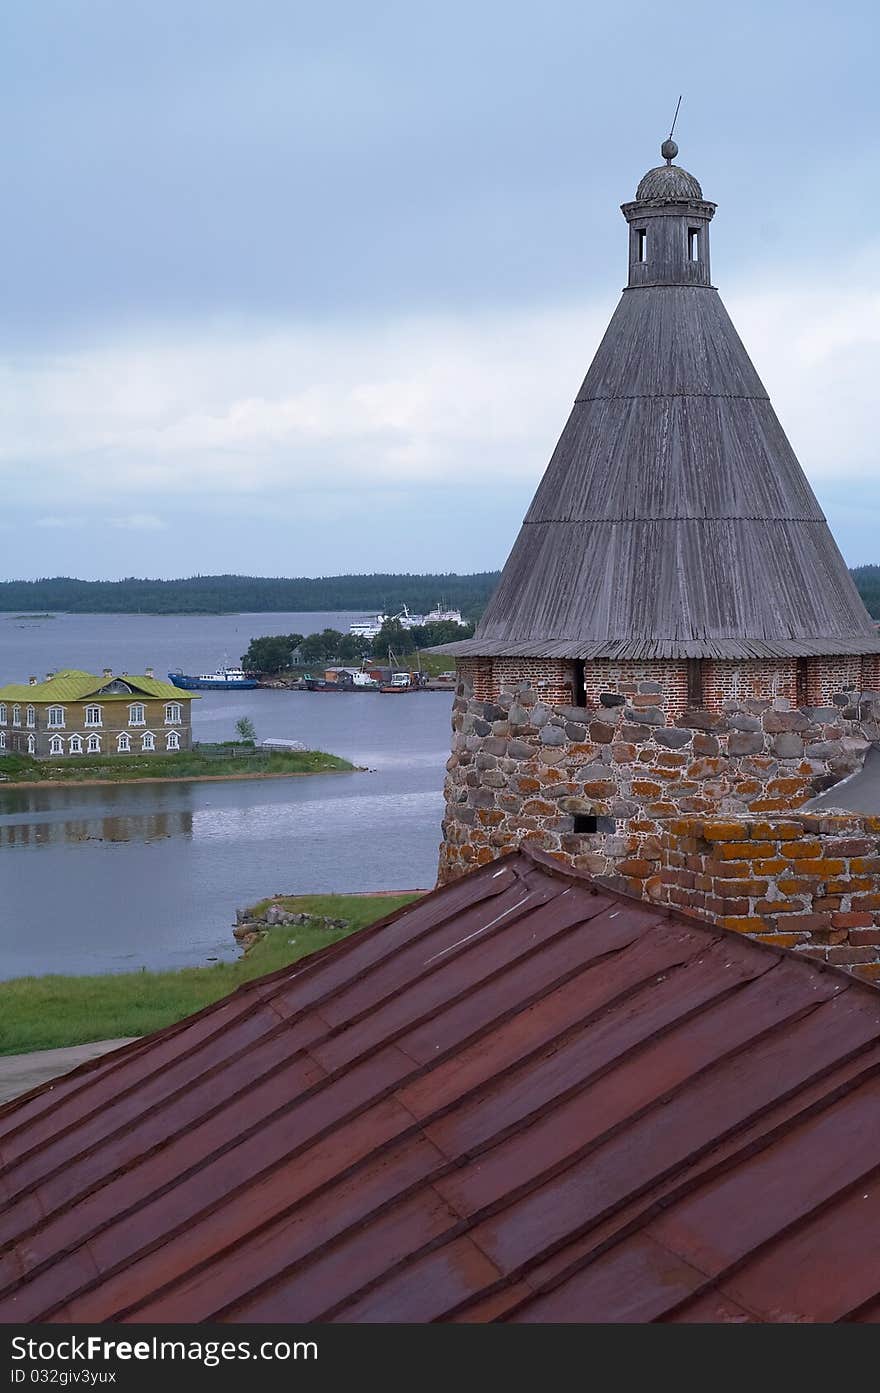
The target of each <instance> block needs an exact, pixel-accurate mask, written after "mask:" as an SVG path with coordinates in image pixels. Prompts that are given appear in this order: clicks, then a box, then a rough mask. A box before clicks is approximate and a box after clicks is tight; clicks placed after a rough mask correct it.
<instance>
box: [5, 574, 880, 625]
mask: <svg viewBox="0 0 880 1393" xmlns="http://www.w3.org/2000/svg"><path fill="white" fill-rule="evenodd" d="M851 574H852V577H853V580H854V581H855V583H856V586H857V587H858V590H859V593H860V594H861V597H862V599H863V600H864V602H865V605H866V606H867V609H868V612H869V613H870V614H871V615H872V616H873V617H874V618H875V619H880V565H871V566H855V567H853V568H852V569H851ZM499 575H500V572H499V571H479V572H477V573H475V574H473V575H456V574H448V575H439V574H438V575H415V574H409V573H406V574H401V575H382V574H376V575H348V576H318V577H299V578H291V579H287V578H284V577H264V576H232V575H228V576H188V577H185V578H181V579H179V580H146V579H139V578H136V577H128V578H127V579H125V580H75V579H73V578H71V577H69V576H56V577H53V578H51V579H44V580H7V581H0V611H3V612H7V613H18V612H22V613H47V612H53V611H56V610H58V611H62V612H64V613H68V614H237V613H252V614H269V613H274V612H279V613H282V612H293V613H296V612H314V611H325V612H328V613H333V612H338V611H345V610H349V611H356V612H358V613H363V614H371V613H376V612H378V611H379V610H382V611H384V612H385V613H388V614H397V613H398V612H399V611H400V610H401V609H402V608H403V606H404V605H407V606H408V608H409V609H411V610H412V611H413V612H414V613H417V614H424V613H426V612H427V611H429V610H431V609H433V608H434V606H435V605H436V604H438V602H442V603H443V604H444V605H447V606H449V607H450V608H453V609H459V610H461V613H462V615H463V616H464V618H465V619H468V620H472V621H473V620H477V619H479V617H480V615H481V614H482V612H483V609H484V608H485V606H486V603H487V601H488V599H489V596H490V595H491V593H492V591H493V590H494V588H495V586H496V585H497V583H498V577H499Z"/></svg>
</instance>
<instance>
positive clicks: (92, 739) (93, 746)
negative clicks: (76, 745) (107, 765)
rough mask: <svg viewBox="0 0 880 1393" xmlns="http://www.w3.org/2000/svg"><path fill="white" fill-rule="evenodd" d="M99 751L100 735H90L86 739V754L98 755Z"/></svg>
mask: <svg viewBox="0 0 880 1393" xmlns="http://www.w3.org/2000/svg"><path fill="white" fill-rule="evenodd" d="M100 753H101V737H100V735H94V734H92V735H90V736H89V738H88V740H87V741H86V754H90V755H99V754H100Z"/></svg>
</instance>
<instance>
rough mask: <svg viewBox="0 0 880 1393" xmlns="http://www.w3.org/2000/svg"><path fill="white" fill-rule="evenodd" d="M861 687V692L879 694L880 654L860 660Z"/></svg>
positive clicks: (866, 656)
mask: <svg viewBox="0 0 880 1393" xmlns="http://www.w3.org/2000/svg"><path fill="white" fill-rule="evenodd" d="M861 687H862V691H863V692H880V653H871V654H866V655H865V657H864V658H862V673H861Z"/></svg>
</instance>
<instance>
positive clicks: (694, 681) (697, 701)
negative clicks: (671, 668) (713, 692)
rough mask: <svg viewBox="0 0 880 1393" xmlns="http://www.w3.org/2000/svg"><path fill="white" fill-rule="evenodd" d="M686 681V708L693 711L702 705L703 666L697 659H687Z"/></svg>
mask: <svg viewBox="0 0 880 1393" xmlns="http://www.w3.org/2000/svg"><path fill="white" fill-rule="evenodd" d="M687 679H688V708H689V709H690V710H691V711H693V710H694V708H695V707H697V708H698V707H700V706H702V705H703V664H702V663H701V661H700V659H699V658H688V660H687Z"/></svg>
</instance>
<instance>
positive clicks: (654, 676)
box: [584, 659, 688, 724]
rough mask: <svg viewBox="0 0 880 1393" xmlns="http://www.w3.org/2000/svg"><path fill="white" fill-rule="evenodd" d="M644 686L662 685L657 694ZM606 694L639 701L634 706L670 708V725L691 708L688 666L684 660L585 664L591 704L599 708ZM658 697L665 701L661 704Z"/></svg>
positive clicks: (587, 688)
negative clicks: (647, 691)
mask: <svg viewBox="0 0 880 1393" xmlns="http://www.w3.org/2000/svg"><path fill="white" fill-rule="evenodd" d="M644 683H656V684H658V685H657V686H656V687H655V689H654V695H653V696H652V695H650V694H649V693H645V692H644V691H642V690H641V688H642V684H644ZM603 692H604V693H605V694H606V695H609V694H614V695H617V694H619V695H621V696H625V697H626V698H627V699H629V698H631V697H635V698H637V699H636V700H635V701H630V705H631V706H632V705H635V706H638V705H645V706H647V705H654V706H657V705H661V706H664V707H665V709H666V722H667V724H671V723H672V721H673V720H674V719H675V717H676V716H679V715H681V713H682V712H683V711H685V710H686V709H687V704H688V665H687V663H686V662H684V661H683V660H681V659H676V660H670V661H669V662H657V663H615V662H611V661H610V660H607V661H606V660H604V659H603V660H597V661H595V662H591V663H585V664H584V693H585V695H586V699H587V705H588V706H592V707H599V706H600V705H601V697H602V694H603ZM658 696H661V697H662V700H661V701H659V702H658V700H657V698H658Z"/></svg>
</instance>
